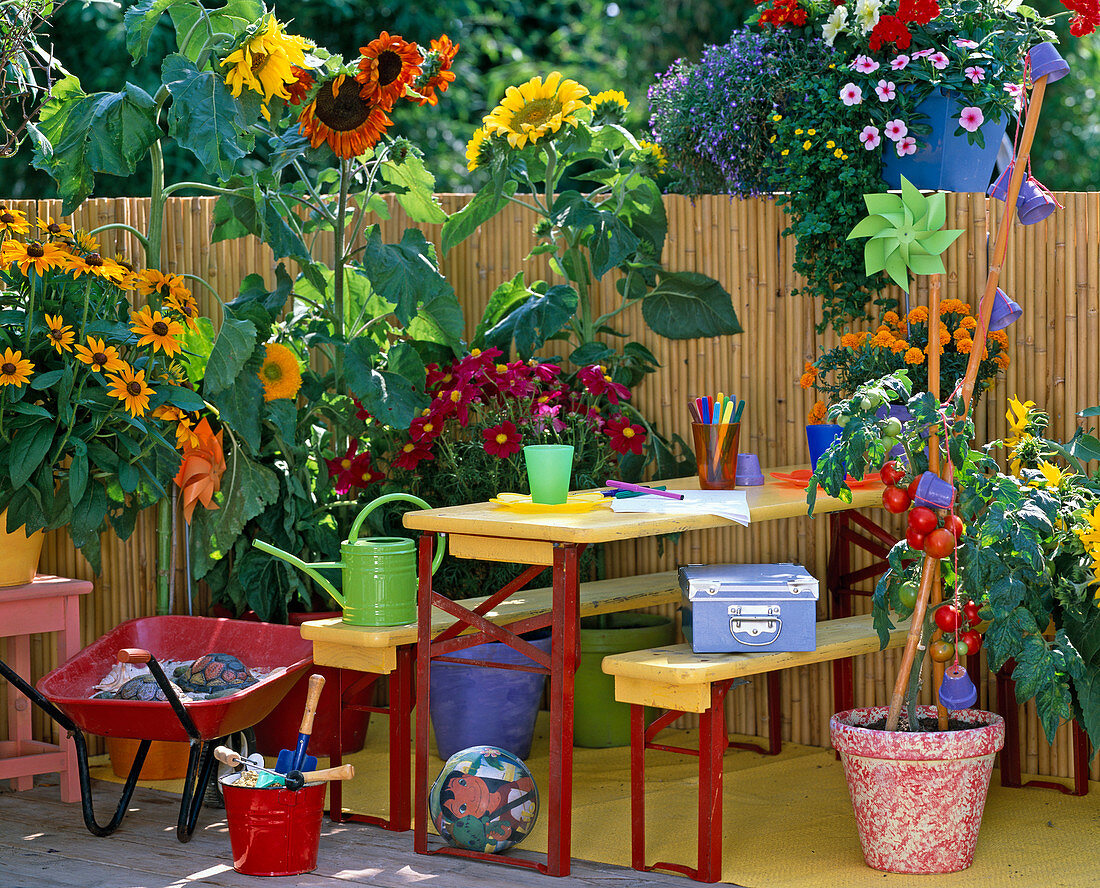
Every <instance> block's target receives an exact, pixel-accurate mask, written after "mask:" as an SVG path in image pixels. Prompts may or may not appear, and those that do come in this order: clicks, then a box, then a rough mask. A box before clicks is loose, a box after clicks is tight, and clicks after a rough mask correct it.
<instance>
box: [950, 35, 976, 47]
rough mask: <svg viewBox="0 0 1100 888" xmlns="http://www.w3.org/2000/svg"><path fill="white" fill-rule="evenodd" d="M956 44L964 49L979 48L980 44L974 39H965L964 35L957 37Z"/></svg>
mask: <svg viewBox="0 0 1100 888" xmlns="http://www.w3.org/2000/svg"><path fill="white" fill-rule="evenodd" d="M955 45H956V46H960V47H962V48H963V49H977V48H978V44H977V42H976V41H974V40H964V39H963V38H962V37H956V38H955Z"/></svg>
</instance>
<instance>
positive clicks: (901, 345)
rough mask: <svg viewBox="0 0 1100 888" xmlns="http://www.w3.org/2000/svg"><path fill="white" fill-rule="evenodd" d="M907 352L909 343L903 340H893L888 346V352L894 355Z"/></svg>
mask: <svg viewBox="0 0 1100 888" xmlns="http://www.w3.org/2000/svg"><path fill="white" fill-rule="evenodd" d="M908 350H909V343H908V342H906V341H905V340H904V339H895V340H894V342H893V344H892V345H891V346H890V351H892V352H893V353H894V354H895V355H900V354H901V353H902V352H905V351H908Z"/></svg>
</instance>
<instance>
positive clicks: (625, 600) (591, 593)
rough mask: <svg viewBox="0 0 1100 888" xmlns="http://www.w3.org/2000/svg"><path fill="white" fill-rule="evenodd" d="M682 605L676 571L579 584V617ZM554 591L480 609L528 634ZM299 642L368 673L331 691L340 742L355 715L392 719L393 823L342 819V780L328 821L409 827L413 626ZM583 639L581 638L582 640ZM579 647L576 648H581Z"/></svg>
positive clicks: (541, 620) (311, 627)
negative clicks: (384, 694)
mask: <svg viewBox="0 0 1100 888" xmlns="http://www.w3.org/2000/svg"><path fill="white" fill-rule="evenodd" d="M679 600H680V588H679V585H678V584H677V578H676V571H664V572H661V573H652V574H644V575H642V576H637V577H622V578H618V579H613V580H595V581H592V582H588V583H581V585H580V607H579V613H580V616H581V617H589V616H597V615H599V614H608V613H616V612H619V611H626V610H634V609H636V608H643V607H655V606H658V605H662V604H670V603H672V602H676V601H679ZM486 601H488V599H487V598H475V599H470V600H467V601H464V602H463V604H464V605H466V606H467V607H471V608H474V609H475V610H476V609H477V608H478V607H482V606H483V605H484V603H485V602H486ZM551 601H552V590H551V589H549V588H541V589H529V590H523V591H519V592H516V593H514V594H513V595H512V596H510V597H509V598H507V599H506V600H505V601H503V602H501V603H500V604H499V605H497V606H496V607H495V608H493V609H492V610H488V609H485V610H478V613H481V614H482V616H484V617H485V618H486V619H488V620H490V621H492V622H493V623H495V624H497V625H501V626H504V625H509V626H511V627H512V628H513V629H514V630H515V631H517V632H520V631H527V630H529V629H535V628H539V627H541V626H544V625H546V624H547V621H548V619H549V615H550V611H551ZM454 623H455V619H454V617H452V616H451V615H450V614H447V613H444V612H442V611H438V610H436V611H433V613H432V637H433V638H434V637H437V636H438V635H439V634H440V633H442V632H444V631H445V630H447V629H448V628H450V627H451V626H453V625H454ZM301 631H302V637H303V638H306V639H309V640H310V641H312V642H313V662H314V663H316V664H317V665H318V666H333V667H338V668H340V669H350V670H354V671H355V672H360V673H363V675H361V676H360V677H359V678H357V679H355V680H354V681H351V682H349V683H347V684H346V685H345V680H344V677H343V674H342V673H340V674H339V678H338V679H337V682H336V684H337V687H336V688H335V689H334V690H335V693H336V695H337V697H338V699H339V700H340V706H339V709H338V717H337V727H336V736H337V737H341V736H342V735H343V722H344V718H345V717H346V716H347V715H348V714H349V713H351V712H382V713H387V714H388V715H389V753H390V755H389V760H390V761H389V764H390V768H389V770H390V789H389V793H390V813H389V817H388V818H383V817H378V816H374V815H366V814H354V813H351V812H344V811H343V809H342V807H341V802H342V797H341V787H340V783H339V781H336V782H334V783H332V784H331V786H330V787H329V815H330V816H331V817H332V819H333V820H335V821H338V822H339V821H341V820H353V821H356V822H359V823H371V824H374V825H376V826H382V827H384V828H386V829H391V830H398V831H402V830H407V829H409V828H410V827H411V816H412V802H411V798H410V796H409V775H410V767H411V759H410V750H409V746H410V743H411V741H412V734H411V713H412V709H413V687H412V685H413V676H414V675H415V661H416V640H417V638H416V634H417V633H416V625H415V624H410V625H407V626H384V627H378V626H352V625H350V624H348V623H345V622H343V621H342V620H341V619H340V618H333V619H328V620H313V621H310V622H307V623H303V624H302V627H301ZM578 638H579V636H578ZM578 644H579V641H578ZM383 676H386V677H387V678H388V681H389V704H388V705H387V706H375V705H370V704H367V703H364V702H362V700H363V699H364V697H365V696H366V695H367V694H368V693H369V692H370V690H371V689H372V688H373V686H374V683H375V682H376V681H377V680H378V679H379V678H381V677H383ZM333 748H334V750H335V752H334V753H333V755H332V757H331V758H332V761H331V764H332V765H333V766H336V765H339V764H340V762H341V754H340V744H339V743H334V744H333Z"/></svg>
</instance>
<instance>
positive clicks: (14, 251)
mask: <svg viewBox="0 0 1100 888" xmlns="http://www.w3.org/2000/svg"><path fill="white" fill-rule="evenodd" d="M0 255H2V256H3V259H2V261H3V264H4V266H5V267H7V266H9V265H11V264H12V263H13V262H14V263H15V264H17V265H18V266H19V270H20V271H22V272H23V274H29V273H30V269H31V268H32V267H33V268H34V270H35V271H36V272H38V274H45V273H46V272H47V271H49V270H50V269H51V268H61V269H65V268H68V267H69V261H70V256H69V254H68V253H66V252H65V251H64V250H62V249H61V247H59V246H57V245H56V244H40V243H39V242H38V241H31V242H30V243H29V244H23V243H20V242H19V241H11V240H10V241H7V242H6V243H5V244H4V248H3V253H2V254H0Z"/></svg>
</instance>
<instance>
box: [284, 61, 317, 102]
mask: <svg viewBox="0 0 1100 888" xmlns="http://www.w3.org/2000/svg"><path fill="white" fill-rule="evenodd" d="M290 70H291V72H292V73H293V74H294V76H295V77H296V78H297V79H296V80H295V81H294V82H293V83H288V84H287V87H286V91H287V92H288V93H289V94H290V104H292V105H300V104H302V100H303V99H304V98H305V97H306V94H307V93H308V92H309V91H310V90H311V89H313V75H312V74H311V73H310V72H309V71H307V70H306V69H305V68H299V67H298V66H297V65H291V66H290Z"/></svg>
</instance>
